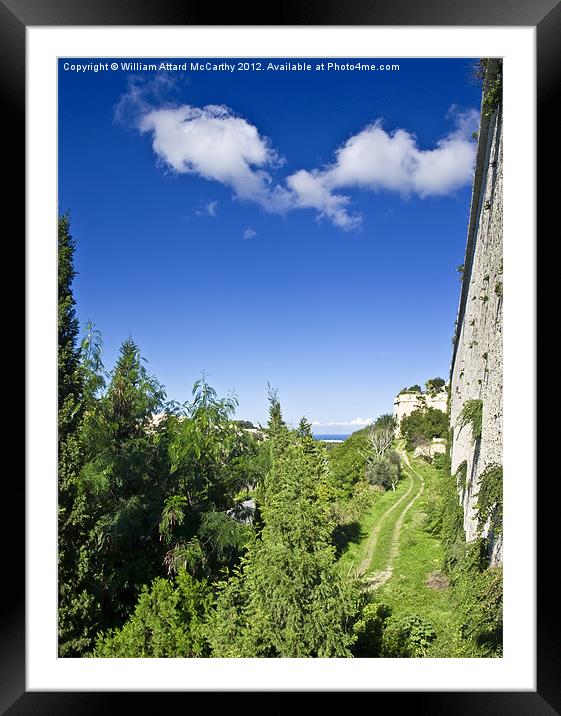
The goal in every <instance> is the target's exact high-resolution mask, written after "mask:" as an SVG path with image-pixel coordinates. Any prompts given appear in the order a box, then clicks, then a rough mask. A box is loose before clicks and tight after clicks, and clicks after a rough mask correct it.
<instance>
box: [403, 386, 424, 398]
mask: <svg viewBox="0 0 561 716" xmlns="http://www.w3.org/2000/svg"><path fill="white" fill-rule="evenodd" d="M422 392H423V391H422V389H421V386H420V385H416V384H415V385H412V386H411V387H410V388H402V389H401V390H400V391H399V395H403V393H422Z"/></svg>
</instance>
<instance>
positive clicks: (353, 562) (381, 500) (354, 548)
mask: <svg viewBox="0 0 561 716" xmlns="http://www.w3.org/2000/svg"><path fill="white" fill-rule="evenodd" d="M410 484H411V483H410V480H409V479H408V478H403V479H401V480H400V481H399V483H398V485H397V487H396V489H395V492H394V491H392V490H390V491H388V492H382V493H379V494H378V495H377V497H376V500H375V502H374V504H373V505H372V506H371V507H370V509H369V510H367V511H366V512H365V514H364V515H363V517H362V519H361V520H360V537H359V541H358V542H349V544H348V545H347V548H346V549H345V551H344V552H343V553H342V554H341V557H340V558H339V566H340V568H341V570H342V572H343V574H348V573H349V572H352V570H353V569H356V568H357V567H358V565H359V563H360V561H361V559H362V554H363V551H364V548H365V544H366V541H367V539H368V536H369V534H370V532H371V531H372V530H373V529H374V527H375V525H376V523H377V522H378V521H379V519H380V517H381V516H382V515H383V514H384V512H386V510H388V509H389V508H390V507H391V506H392V504H393V503H394V502H397V500H399V498H400V497H401V496H402V495H404V494H405V493H406V492H407V490H408V488H409V486H410ZM398 510H399V508H398ZM398 510H397V511H398ZM392 517H393V513H392ZM380 536H381V535H380Z"/></svg>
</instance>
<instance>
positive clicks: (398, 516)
mask: <svg viewBox="0 0 561 716" xmlns="http://www.w3.org/2000/svg"><path fill="white" fill-rule="evenodd" d="M400 454H401V457H402V461H403V464H404V472H405V473H406V474H407V476H408V478H409V480H410V481H411V487H410V489H409V490H408V491H407V493H406V495H404V497H403V498H402V499H401V500H399V501H398V502H396V503H395V504H394V508H395V513H394V515H393V516H392V514H391V513H392V510H389V511H388V513H387V515H386V519H385V520H384V521H383V522H382V523H381V524H380V525H379V526H378V534H382V539H380V540H378V544H379V549H378V550H377V552H376V558H375V559H373V558H372V557H373V555H371V554H369V555H367V556H368V557H369V559H368V566H369V567H370V570H371V571H372V570H373V568H376V567H377V569H376V571H375V572H374V573H373V574H371V576H366V577H365V578H364V580H363V581H364V583H365V585H366V587H367V588H368V589H369V590H370V591H372V590H374V589H378V587H381V586H382V585H383V584H385V583H386V582H387V581H388V579H390V577H391V576H392V574H393V565H394V561H395V559H396V557H397V556H398V554H399V540H400V536H401V528H402V527H403V523H404V521H405V517H406V516H407V513H408V512H409V510H410V509H411V508H412V507H413V506H414V504H415V503H416V502H417V500H418V499H419V497H420V496H421V495H422V494H423V490H424V489H425V481H424V479H423V477H422V475H420V474H419V473H418V472H417V471H416V470H415V469H414V468H412V467H411V464H410V462H409V458H408V457H407V454H406V453H405V451H400ZM406 497H411V499H409V500H408V501H406V500H405V498H406ZM365 571H366V570H365Z"/></svg>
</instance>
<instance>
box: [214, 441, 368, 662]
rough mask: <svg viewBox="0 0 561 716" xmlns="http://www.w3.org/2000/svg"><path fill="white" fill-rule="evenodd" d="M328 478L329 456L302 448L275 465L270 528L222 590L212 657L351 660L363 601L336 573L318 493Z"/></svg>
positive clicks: (290, 448)
mask: <svg viewBox="0 0 561 716" xmlns="http://www.w3.org/2000/svg"><path fill="white" fill-rule="evenodd" d="M326 471H327V466H326V462H325V456H324V455H323V454H321V453H316V452H315V451H314V452H308V451H306V450H305V446H304V445H303V444H302V443H292V444H289V445H287V447H286V448H285V450H284V451H283V453H282V455H281V456H279V457H277V458H276V460H275V462H274V464H273V467H272V476H271V477H272V480H271V482H270V485H274V486H275V489H274V492H273V493H272V494H269V495H267V499H266V503H265V505H264V506H263V517H264V523H265V524H264V527H263V529H262V531H261V534H260V536H259V537H256V538H254V540H253V541H252V543H251V544H250V546H249V548H248V551H247V554H246V556H245V558H244V559H243V562H242V568H241V569H240V570H239V571H238V572H237V573H236V574H234V575H233V577H232V578H231V579H230V580H229V582H227V583H225V584H223V585H222V590H221V592H220V595H219V598H218V605H217V612H216V615H215V618H214V620H213V622H212V625H211V632H210V637H209V638H210V641H211V644H212V647H213V653H214V656H220V657H222V656H240V657H253V656H261V657H310V656H312V657H342V656H349V655H350V646H351V645H352V643H353V641H354V638H355V637H354V636H353V633H352V619H353V616H354V614H355V610H356V605H357V595H356V593H355V592H354V590H353V586H352V585H351V584H349V583H348V582H345V581H344V580H343V579H342V577H341V575H339V574H338V572H337V570H336V565H335V550H334V547H333V546H332V545H331V534H332V529H333V524H332V523H331V520H330V519H329V516H328V515H329V513H328V507H327V505H326V503H325V502H324V501H322V499H321V498H320V496H319V494H318V489H317V486H318V483H321V482H322V481H324V480H325V479H326Z"/></svg>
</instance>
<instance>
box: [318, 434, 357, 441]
mask: <svg viewBox="0 0 561 716" xmlns="http://www.w3.org/2000/svg"><path fill="white" fill-rule="evenodd" d="M349 435H350V433H349V434H347V435H314V438H315V439H316V440H338V441H339V442H343V440H346V439H347V438H348V437H349Z"/></svg>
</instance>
